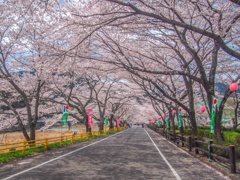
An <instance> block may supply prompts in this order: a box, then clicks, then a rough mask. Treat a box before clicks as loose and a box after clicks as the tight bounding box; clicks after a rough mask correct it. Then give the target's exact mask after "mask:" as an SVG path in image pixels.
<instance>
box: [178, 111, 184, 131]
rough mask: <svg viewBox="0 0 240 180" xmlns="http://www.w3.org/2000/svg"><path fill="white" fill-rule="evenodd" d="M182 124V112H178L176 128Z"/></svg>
mask: <svg viewBox="0 0 240 180" xmlns="http://www.w3.org/2000/svg"><path fill="white" fill-rule="evenodd" d="M182 126H183V123H182V112H181V111H179V112H178V127H182Z"/></svg>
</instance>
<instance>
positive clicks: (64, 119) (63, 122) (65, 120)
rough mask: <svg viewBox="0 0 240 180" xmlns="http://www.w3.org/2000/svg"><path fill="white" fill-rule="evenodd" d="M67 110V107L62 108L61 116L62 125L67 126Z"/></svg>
mask: <svg viewBox="0 0 240 180" xmlns="http://www.w3.org/2000/svg"><path fill="white" fill-rule="evenodd" d="M68 110H69V106H68V105H66V106H63V114H62V125H63V126H67V125H68Z"/></svg>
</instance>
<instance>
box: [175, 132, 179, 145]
mask: <svg viewBox="0 0 240 180" xmlns="http://www.w3.org/2000/svg"><path fill="white" fill-rule="evenodd" d="M175 141H177V145H178V146H179V136H177V135H176V140H175Z"/></svg>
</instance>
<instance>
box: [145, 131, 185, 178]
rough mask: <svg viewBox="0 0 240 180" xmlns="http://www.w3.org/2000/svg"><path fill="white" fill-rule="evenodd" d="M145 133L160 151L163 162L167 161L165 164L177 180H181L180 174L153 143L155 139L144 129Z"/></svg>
mask: <svg viewBox="0 0 240 180" xmlns="http://www.w3.org/2000/svg"><path fill="white" fill-rule="evenodd" d="M144 131H145V132H146V133H147V135H148V137H149V138H150V140H151V141H152V143H153V145H154V146H155V148H156V149H157V150H158V152H159V154H160V156H161V157H162V158H163V160H164V161H165V163H166V164H167V165H168V167H169V168H170V169H171V171H172V172H173V174H174V176H175V177H176V179H177V180H181V178H180V176H179V175H178V173H177V172H176V171H175V169H173V167H172V165H171V164H170V163H169V162H168V160H167V159H166V158H165V156H164V155H163V154H162V152H161V151H160V150H159V148H158V147H157V145H156V144H155V142H154V141H153V139H152V138H151V136H150V135H149V134H148V132H147V131H146V129H144Z"/></svg>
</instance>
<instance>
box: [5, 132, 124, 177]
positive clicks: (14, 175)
mask: <svg viewBox="0 0 240 180" xmlns="http://www.w3.org/2000/svg"><path fill="white" fill-rule="evenodd" d="M122 132H124V131H121V132H118V133H116V134H113V135H111V136H109V137H107V138H104V139H101V140H99V141H97V142H94V143H92V144H89V145H86V146H84V147H81V148H79V149H76V150H74V151H71V152H69V153H67V154H64V155H61V156H58V157H56V158H54V159H51V160H49V161H46V162H44V163H41V164H39V165H37V166H34V167H32V168H29V169H26V170H24V171H21V172H19V173H16V174H13V175H11V176H8V177H6V178H4V179H2V180H7V179H11V178H13V177H16V176H18V175H20V174H23V173H25V172H28V171H31V170H33V169H36V168H39V167H41V166H43V165H45V164H48V163H50V162H53V161H56V160H58V159H60V158H63V157H65V156H68V155H70V154H73V153H75V152H77V151H80V150H82V149H85V148H87V147H89V146H92V145H95V144H97V143H99V142H101V141H104V140H107V139H109V138H111V137H113V136H116V135H118V134H120V133H122Z"/></svg>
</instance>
